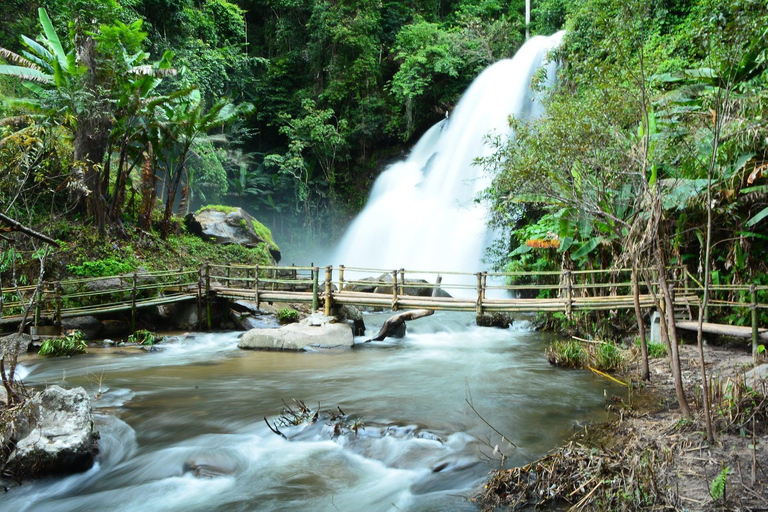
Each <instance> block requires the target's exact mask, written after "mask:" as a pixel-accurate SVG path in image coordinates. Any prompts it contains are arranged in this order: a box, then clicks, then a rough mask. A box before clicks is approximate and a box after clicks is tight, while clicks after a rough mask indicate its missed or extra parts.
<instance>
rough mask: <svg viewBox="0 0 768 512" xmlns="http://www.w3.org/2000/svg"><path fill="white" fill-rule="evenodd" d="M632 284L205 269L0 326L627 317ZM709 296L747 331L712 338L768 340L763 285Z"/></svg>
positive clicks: (651, 288) (517, 276)
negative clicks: (273, 311)
mask: <svg viewBox="0 0 768 512" xmlns="http://www.w3.org/2000/svg"><path fill="white" fill-rule="evenodd" d="M668 273H669V275H668V282H669V283H670V288H671V292H672V297H673V304H672V305H671V307H674V308H675V311H676V312H677V313H678V318H679V322H678V326H679V327H681V328H691V322H690V320H692V319H693V315H692V310H693V309H694V308H698V307H699V305H700V304H701V297H702V294H703V286H702V284H701V283H700V282H699V281H698V280H697V279H696V278H695V277H694V276H693V275H691V274H690V273H689V272H688V270H687V269H686V268H685V267H673V268H670V269H669V270H668ZM630 276H631V271H630V270H629V269H620V270H578V271H577V270H574V271H562V272H476V273H465V272H437V271H421V270H406V269H396V270H382V269H372V268H359V267H345V266H343V265H341V266H338V267H330V266H329V267H317V266H258V265H257V266H253V265H238V264H228V265H215V264H206V265H202V266H200V267H199V268H197V269H178V270H169V271H162V272H134V273H132V274H122V275H116V276H105V277H97V278H83V279H69V280H65V281H47V282H44V283H42V286H40V288H39V289H38V287H37V286H16V287H11V288H9V287H6V288H4V289H3V288H0V325H2V324H13V323H15V324H18V323H19V322H21V321H22V320H23V318H24V315H23V312H24V308H25V307H26V306H30V309H29V311H30V313H28V316H27V322H29V323H34V325H38V323H40V322H41V321H46V320H47V321H48V322H53V323H54V324H55V325H61V320H62V319H63V318H71V317H78V316H84V315H99V314H108V313H116V312H126V314H127V313H128V312H130V315H131V320H132V322H131V326H132V328H133V327H135V320H136V311H137V310H138V309H141V308H146V307H153V306H162V305H168V304H172V303H176V302H186V301H191V302H195V303H196V304H197V307H198V312H199V314H198V318H199V319H201V321H202V320H203V319H206V318H207V320H208V327H209V328H210V318H211V315H210V308H211V303H212V302H214V301H216V300H217V299H230V300H245V301H250V302H254V303H256V304H259V303H264V302H268V303H273V302H279V303H308V304H311V305H312V309H313V311H315V310H318V309H321V308H322V309H323V310H324V312H325V313H326V314H330V313H331V310H332V308H333V306H334V305H353V306H363V307H366V306H367V307H374V308H384V309H391V310H393V311H397V310H407V309H429V310H439V311H468V312H474V313H476V314H478V315H480V314H483V313H521V312H539V311H548V312H560V313H563V314H565V315H567V316H568V317H569V318H570V317H571V316H572V315H573V314H574V313H576V312H580V311H599V310H620V309H628V310H633V309H634V307H635V299H634V294H633V287H632V283H631V279H630ZM638 288H639V289H638V293H639V303H640V307H641V308H656V307H658V306H661V307H662V308H664V307H670V306H668V305H665V304H664V302H663V300H661V301H659V298H660V297H661V295H660V294H659V291H658V285H657V283H655V282H653V283H651V284H650V285H649V284H648V283H645V282H641V283H639V285H638ZM710 289H711V292H712V298H711V300H710V302H709V306H708V309H709V308H731V309H734V310H735V311H736V312H737V313H738V314H739V315H742V318H743V322H742V323H744V324H746V326H744V327H738V326H729V329H728V330H727V332H722V329H723V327H724V326H719V329H720V330H718V327H717V324H709V325H708V327H707V329H708V330H710V331H711V332H717V333H720V334H723V333H725V334H730V335H735V336H742V337H752V338H753V342H754V343H756V340H757V339H768V329H760V328H759V326H758V325H757V322H758V314H757V313H758V311H759V310H761V309H768V286H756V285H718V284H713V285H711V286H710ZM33 295H34V296H33ZM206 312H207V314H206ZM682 317H687V318H682ZM750 317H751V318H750ZM750 324H751V327H750ZM712 326H715V327H712ZM200 327H201V328H203V327H205V326H203V325H201V326H200Z"/></svg>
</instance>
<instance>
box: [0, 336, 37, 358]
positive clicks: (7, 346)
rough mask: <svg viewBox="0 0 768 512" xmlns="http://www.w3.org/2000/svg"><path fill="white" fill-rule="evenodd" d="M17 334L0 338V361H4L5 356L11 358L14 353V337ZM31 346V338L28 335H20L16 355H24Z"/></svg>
mask: <svg viewBox="0 0 768 512" xmlns="http://www.w3.org/2000/svg"><path fill="white" fill-rule="evenodd" d="M17 336H18V334H9V335H8V336H3V337H2V338H0V359H5V358H6V355H8V356H9V358H10V357H11V354H13V353H14V352H15V351H16V337H17ZM31 345H32V336H30V335H29V334H22V335H21V338H20V339H19V352H18V355H21V354H26V353H27V351H28V350H29V347H30V346H31Z"/></svg>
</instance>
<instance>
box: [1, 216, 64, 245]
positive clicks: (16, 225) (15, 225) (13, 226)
mask: <svg viewBox="0 0 768 512" xmlns="http://www.w3.org/2000/svg"><path fill="white" fill-rule="evenodd" d="M0 222H3V223H5V224H7V225H8V226H10V230H11V231H19V232H21V233H24V234H25V235H29V236H31V237H32V238H37V239H38V240H42V241H43V242H45V243H47V244H50V245H53V246H55V247H58V246H59V242H57V241H56V240H54V239H53V238H50V237H47V236H45V235H43V234H42V233H38V232H37V231H35V230H33V229H32V228H28V227H27V226H25V225H23V224H21V223H20V222H18V221H16V220H13V219H12V218H10V217H8V216H6V215H4V214H2V213H0Z"/></svg>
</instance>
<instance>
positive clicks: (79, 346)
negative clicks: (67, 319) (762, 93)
mask: <svg viewBox="0 0 768 512" xmlns="http://www.w3.org/2000/svg"><path fill="white" fill-rule="evenodd" d="M86 348H88V345H87V344H86V342H85V339H84V335H83V333H82V331H78V330H77V329H75V330H73V331H71V332H70V333H69V334H67V335H66V336H64V337H63V338H49V339H47V340H45V341H44V342H43V344H42V346H41V347H40V355H41V356H45V357H62V356H73V355H75V354H84V353H85V350H86Z"/></svg>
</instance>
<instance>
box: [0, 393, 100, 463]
mask: <svg viewBox="0 0 768 512" xmlns="http://www.w3.org/2000/svg"><path fill="white" fill-rule="evenodd" d="M25 412H26V415H25V416H26V418H25V419H26V421H20V422H19V427H18V429H17V431H16V432H15V433H14V434H13V440H15V441H16V447H15V449H14V451H13V452H12V453H11V455H10V457H9V458H8V461H7V462H6V464H5V468H4V469H5V470H7V471H10V472H11V473H12V474H13V475H15V476H16V477H18V478H27V477H39V476H43V475H46V474H51V473H56V474H62V473H76V472H81V471H85V470H87V469H89V468H90V467H91V466H93V462H94V458H95V454H96V439H97V438H98V434H97V433H96V432H95V431H94V430H93V415H92V413H91V399H90V398H89V397H88V393H86V392H85V390H84V389H83V388H74V389H70V390H66V389H62V388H61V387H59V386H50V387H48V388H46V389H45V390H44V391H41V392H40V393H37V394H36V395H35V396H34V397H32V399H31V400H30V401H29V402H28V403H27V405H26V407H25Z"/></svg>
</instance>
